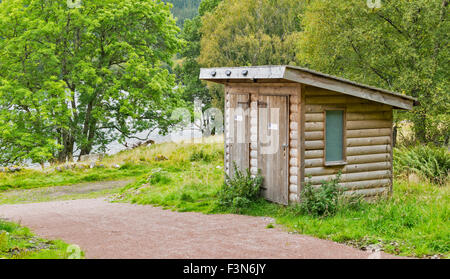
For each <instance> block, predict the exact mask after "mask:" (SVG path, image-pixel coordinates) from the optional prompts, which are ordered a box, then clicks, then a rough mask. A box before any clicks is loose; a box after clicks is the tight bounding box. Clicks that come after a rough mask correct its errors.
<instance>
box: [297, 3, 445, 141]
mask: <svg viewBox="0 0 450 279" xmlns="http://www.w3.org/2000/svg"><path fill="white" fill-rule="evenodd" d="M448 19H449V18H448V1H447V0H417V1H406V0H402V1H382V7H381V8H379V9H370V8H368V6H367V4H366V1H361V0H350V1H334V0H315V1H311V4H310V5H308V7H307V9H306V12H305V14H304V17H303V26H304V32H303V33H302V34H301V36H300V39H299V40H297V46H298V49H297V51H296V53H297V61H298V63H299V64H300V65H302V66H305V67H309V68H313V69H316V70H319V71H322V72H326V73H329V74H333V75H336V76H341V77H345V78H348V79H351V80H355V81H359V82H362V83H366V84H371V85H374V86H377V87H381V88H386V89H390V90H392V91H396V92H401V93H403V94H407V95H409V96H413V97H416V98H418V101H419V102H420V106H418V107H415V109H414V110H413V111H412V112H399V113H397V114H396V116H395V119H396V121H401V120H405V119H406V120H409V121H412V122H413V123H414V128H413V129H414V133H415V138H416V140H418V141H420V142H422V143H425V142H433V143H435V144H441V145H448V143H449V139H450V131H449V130H450V94H449V93H448V92H449V88H450V86H449V79H448V75H449V65H450V63H449V57H450V48H449V47H450V44H449V37H448V36H447V34H449V33H450V21H449V20H448Z"/></svg>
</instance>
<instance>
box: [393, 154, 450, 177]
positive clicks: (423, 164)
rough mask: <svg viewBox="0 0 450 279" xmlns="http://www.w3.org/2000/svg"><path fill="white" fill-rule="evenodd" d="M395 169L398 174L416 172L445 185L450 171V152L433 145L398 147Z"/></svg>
mask: <svg viewBox="0 0 450 279" xmlns="http://www.w3.org/2000/svg"><path fill="white" fill-rule="evenodd" d="M394 171H395V173H396V174H397V175H402V174H408V173H411V172H414V173H416V174H417V175H419V176H421V177H422V178H424V179H427V180H429V181H431V182H432V183H435V184H439V185H445V184H446V183H447V182H448V179H449V173H450V152H449V151H448V150H447V148H445V147H442V148H439V147H435V146H433V145H418V146H415V147H402V148H397V149H395V151H394Z"/></svg>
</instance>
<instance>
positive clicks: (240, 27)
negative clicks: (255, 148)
mask: <svg viewBox="0 0 450 279" xmlns="http://www.w3.org/2000/svg"><path fill="white" fill-rule="evenodd" d="M303 6H304V1H291V0H228V1H223V2H221V3H220V4H219V5H218V7H217V8H216V9H214V10H213V11H211V12H208V13H205V14H204V15H203V16H202V17H201V28H200V34H201V38H200V46H199V47H200V56H199V58H198V63H199V64H200V65H201V66H203V67H226V66H257V65H268V64H292V65H295V62H296V61H295V58H296V53H295V48H293V47H292V46H293V45H295V42H296V40H297V38H298V36H299V34H300V33H299V31H301V15H302V10H303ZM208 88H209V93H210V95H211V96H212V98H213V100H214V103H216V104H217V105H218V106H219V107H221V108H222V107H223V105H224V98H223V96H224V92H223V88H222V87H221V86H219V85H217V84H210V85H209V86H208Z"/></svg>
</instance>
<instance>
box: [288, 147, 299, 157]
mask: <svg viewBox="0 0 450 279" xmlns="http://www.w3.org/2000/svg"><path fill="white" fill-rule="evenodd" d="M289 156H291V158H292V157H295V158H297V156H298V149H297V148H291V149H290V150H289Z"/></svg>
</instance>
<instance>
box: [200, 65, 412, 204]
mask: <svg viewBox="0 0 450 279" xmlns="http://www.w3.org/2000/svg"><path fill="white" fill-rule="evenodd" d="M200 79H201V80H206V81H210V82H216V83H221V84H224V85H225V169H226V172H227V173H228V174H229V175H232V172H233V162H235V163H236V165H237V166H238V167H239V168H241V169H247V168H248V169H250V171H251V173H252V174H253V175H256V174H257V173H258V170H261V173H262V175H263V177H264V185H263V196H264V197H265V198H266V199H268V200H270V201H273V202H277V203H280V204H288V203H289V202H298V201H299V200H300V193H301V188H302V185H304V183H305V182H306V181H310V182H311V183H312V184H313V185H321V182H322V181H326V180H330V179H332V178H334V177H335V176H336V174H337V173H339V172H341V173H342V176H341V183H340V185H341V186H342V187H343V188H344V189H345V191H346V193H354V194H360V195H364V196H367V197H371V196H375V195H381V194H385V193H389V192H390V191H392V184H393V183H392V179H393V177H392V114H393V110H394V109H401V110H411V109H412V107H413V106H414V105H415V99H414V98H411V97H408V96H405V95H401V94H398V93H394V92H390V91H387V90H383V89H379V88H374V87H371V86H367V85H363V84H358V83H355V82H352V81H349V80H345V79H342V78H337V77H333V76H329V75H326V74H323V73H319V72H315V71H311V70H308V69H304V68H299V67H292V66H258V67H235V68H231V67H230V68H209V69H201V72H200Z"/></svg>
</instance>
